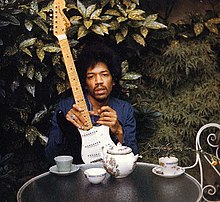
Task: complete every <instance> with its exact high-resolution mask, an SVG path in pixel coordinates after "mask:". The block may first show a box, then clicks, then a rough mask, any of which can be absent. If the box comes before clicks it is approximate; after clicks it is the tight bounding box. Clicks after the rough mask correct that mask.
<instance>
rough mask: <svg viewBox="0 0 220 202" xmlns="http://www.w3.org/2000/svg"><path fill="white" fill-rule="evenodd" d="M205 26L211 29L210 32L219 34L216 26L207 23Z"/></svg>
mask: <svg viewBox="0 0 220 202" xmlns="http://www.w3.org/2000/svg"><path fill="white" fill-rule="evenodd" d="M205 26H206V27H207V28H208V29H209V31H210V32H212V33H215V34H218V28H217V27H216V25H214V24H212V23H208V22H206V23H205Z"/></svg>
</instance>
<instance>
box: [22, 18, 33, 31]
mask: <svg viewBox="0 0 220 202" xmlns="http://www.w3.org/2000/svg"><path fill="white" fill-rule="evenodd" d="M24 26H25V28H26V29H27V30H28V31H29V32H30V31H31V30H32V28H33V23H32V22H31V21H30V20H25V22H24Z"/></svg>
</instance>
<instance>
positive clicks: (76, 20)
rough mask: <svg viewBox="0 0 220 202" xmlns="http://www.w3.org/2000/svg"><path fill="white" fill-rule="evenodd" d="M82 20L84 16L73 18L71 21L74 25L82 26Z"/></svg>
mask: <svg viewBox="0 0 220 202" xmlns="http://www.w3.org/2000/svg"><path fill="white" fill-rule="evenodd" d="M81 19H82V16H72V17H71V18H70V19H69V20H70V23H71V24H72V25H78V24H80V21H79V20H81Z"/></svg>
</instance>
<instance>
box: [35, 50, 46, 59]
mask: <svg viewBox="0 0 220 202" xmlns="http://www.w3.org/2000/svg"><path fill="white" fill-rule="evenodd" d="M36 53H37V57H38V58H39V60H40V61H41V62H42V61H43V59H44V56H45V52H44V50H43V49H42V48H37V50H36Z"/></svg>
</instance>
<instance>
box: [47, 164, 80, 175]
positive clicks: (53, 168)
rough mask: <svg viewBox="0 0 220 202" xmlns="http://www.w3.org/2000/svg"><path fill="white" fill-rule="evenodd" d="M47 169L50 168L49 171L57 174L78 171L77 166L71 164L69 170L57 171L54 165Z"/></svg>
mask: <svg viewBox="0 0 220 202" xmlns="http://www.w3.org/2000/svg"><path fill="white" fill-rule="evenodd" d="M49 170H50V172H51V173H54V174H57V175H70V174H72V173H74V172H76V171H78V170H79V166H77V165H74V164H72V168H71V171H69V172H59V171H58V170H57V166H56V165H54V166H52V167H50V169H49Z"/></svg>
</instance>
